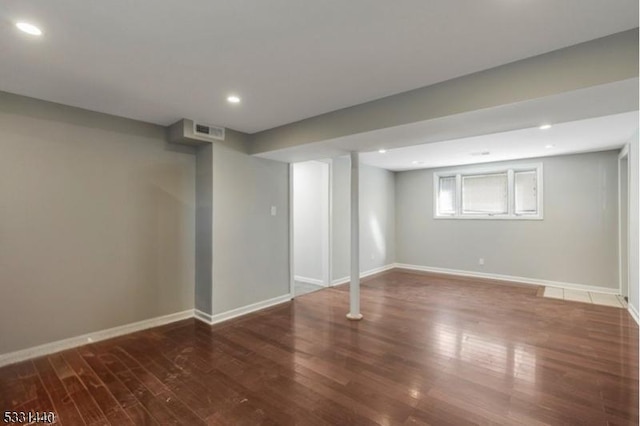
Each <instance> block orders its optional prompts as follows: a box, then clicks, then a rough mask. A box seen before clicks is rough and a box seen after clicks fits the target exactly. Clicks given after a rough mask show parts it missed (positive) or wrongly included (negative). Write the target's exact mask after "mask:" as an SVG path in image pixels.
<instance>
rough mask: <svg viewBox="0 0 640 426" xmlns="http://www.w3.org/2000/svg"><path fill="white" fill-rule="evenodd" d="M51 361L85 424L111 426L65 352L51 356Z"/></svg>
mask: <svg viewBox="0 0 640 426" xmlns="http://www.w3.org/2000/svg"><path fill="white" fill-rule="evenodd" d="M49 361H50V362H51V365H52V366H53V369H54V371H55V372H56V374H57V375H58V379H59V380H60V381H61V382H62V384H63V385H64V387H65V390H66V391H67V394H69V395H70V396H71V398H72V399H73V402H74V403H75V404H76V407H78V411H79V412H80V414H81V415H82V418H83V419H84V421H85V423H86V424H87V425H101V426H102V425H109V421H108V420H107V418H106V417H105V416H104V414H103V413H102V411H101V410H100V407H98V404H97V403H96V401H95V400H94V399H93V398H92V397H91V394H89V392H88V391H87V389H86V388H85V387H84V385H83V384H82V382H81V381H80V379H79V378H78V376H77V375H76V374H75V372H74V371H73V369H72V368H71V367H70V366H69V364H68V363H67V361H66V360H65V358H64V352H61V353H58V354H54V355H51V356H50V357H49Z"/></svg>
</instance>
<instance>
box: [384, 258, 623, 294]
mask: <svg viewBox="0 0 640 426" xmlns="http://www.w3.org/2000/svg"><path fill="white" fill-rule="evenodd" d="M395 267H396V268H402V269H409V270H412V271H423V272H434V273H438V274H447V275H460V276H463V277H473V278H489V279H492V280H498V281H513V282H517V283H520V284H531V285H542V286H546V287H558V288H566V289H568V290H583V291H591V292H594V293H606V294H618V289H617V288H607V287H597V286H592V285H585V284H575V283H565V282H560V281H549V280H541V279H537V278H525V277H515V276H511V275H502V274H490V273H486V272H475V271H461V270H457V269H446V268H435V267H431V266H420V265H408V264H406V263H396V264H395Z"/></svg>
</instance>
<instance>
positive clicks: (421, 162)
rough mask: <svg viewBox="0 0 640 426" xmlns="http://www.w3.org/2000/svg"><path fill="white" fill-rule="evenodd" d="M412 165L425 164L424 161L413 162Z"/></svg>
mask: <svg viewBox="0 0 640 426" xmlns="http://www.w3.org/2000/svg"><path fill="white" fill-rule="evenodd" d="M411 164H416V165H418V164H424V161H412V162H411Z"/></svg>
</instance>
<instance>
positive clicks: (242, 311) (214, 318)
mask: <svg viewBox="0 0 640 426" xmlns="http://www.w3.org/2000/svg"><path fill="white" fill-rule="evenodd" d="M290 300H291V294H285V295H282V296H278V297H274V298H273V299H268V300H263V301H262V302H257V303H252V304H251V305H247V306H242V307H240V308H236V309H232V310H230V311H226V312H222V313H220V314H215V315H209V314H208V313H206V312H202V311H199V310H197V309H196V311H195V317H196V319H199V320H200V321H202V322H205V323H207V324H209V325H213V324H217V323H219V322H222V321H227V320H230V319H232V318H235V317H239V316H241V315H246V314H249V313H251V312H255V311H259V310H260V309H264V308H268V307H270V306H275V305H279V304H281V303H285V302H288V301H290Z"/></svg>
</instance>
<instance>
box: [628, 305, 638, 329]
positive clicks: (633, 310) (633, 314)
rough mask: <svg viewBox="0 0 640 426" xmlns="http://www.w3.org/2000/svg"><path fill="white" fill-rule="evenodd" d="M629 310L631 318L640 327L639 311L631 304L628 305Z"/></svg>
mask: <svg viewBox="0 0 640 426" xmlns="http://www.w3.org/2000/svg"><path fill="white" fill-rule="evenodd" d="M627 310H628V311H629V314H630V315H631V317H632V318H633V319H634V320H635V321H636V324H638V325H640V315H639V314H638V309H636V307H635V306H633V305H632V304H631V303H627Z"/></svg>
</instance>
